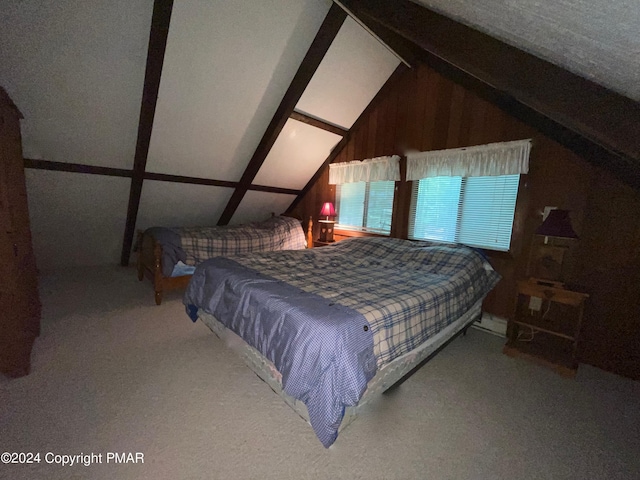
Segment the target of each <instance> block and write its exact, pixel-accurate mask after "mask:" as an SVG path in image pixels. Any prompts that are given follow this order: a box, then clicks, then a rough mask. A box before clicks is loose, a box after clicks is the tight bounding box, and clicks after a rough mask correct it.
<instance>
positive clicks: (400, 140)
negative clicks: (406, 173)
mask: <svg viewBox="0 0 640 480" xmlns="http://www.w3.org/2000/svg"><path fill="white" fill-rule="evenodd" d="M411 82H412V76H410V75H406V76H405V77H404V78H403V79H402V81H401V83H400V85H398V89H397V91H396V102H397V104H398V108H397V112H396V136H395V137H396V138H395V142H396V143H395V146H394V150H395V152H396V153H397V154H398V155H405V154H406V153H407V127H408V125H409V117H408V116H409V95H410V91H411V86H412V83H411ZM403 178H404V177H403Z"/></svg>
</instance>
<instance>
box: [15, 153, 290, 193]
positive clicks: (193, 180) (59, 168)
mask: <svg viewBox="0 0 640 480" xmlns="http://www.w3.org/2000/svg"><path fill="white" fill-rule="evenodd" d="M24 168H32V169H34V170H49V171H53V172H69V173H84V174H87V175H103V176H107V177H125V178H131V177H133V170H130V169H127V168H113V167H99V166H96V165H85V164H82V163H69V162H52V161H50V160H40V159H34V158H25V159H24ZM144 179H145V180H155V181H158V182H170V183H188V184H192V185H208V186H211V187H226V188H236V187H237V186H238V185H239V183H238V182H230V181H228V180H216V179H214V178H200V177H185V176H183V175H169V174H166V173H154V172H144ZM249 190H255V191H257V192H269V193H283V194H285V195H298V194H299V193H300V190H296V189H294V188H283V187H271V186H268V185H253V184H251V185H249Z"/></svg>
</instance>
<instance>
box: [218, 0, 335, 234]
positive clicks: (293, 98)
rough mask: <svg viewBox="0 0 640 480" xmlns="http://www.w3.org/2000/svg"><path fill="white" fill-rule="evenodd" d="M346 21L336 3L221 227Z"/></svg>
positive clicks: (230, 201) (243, 194)
mask: <svg viewBox="0 0 640 480" xmlns="http://www.w3.org/2000/svg"><path fill="white" fill-rule="evenodd" d="M345 18H346V13H345V12H344V10H342V8H340V7H339V6H338V5H336V4H335V3H333V4H332V5H331V8H330V9H329V13H327V16H326V17H325V19H324V21H323V22H322V25H321V26H320V29H319V30H318V33H317V34H316V36H315V38H314V39H313V42H312V43H311V46H310V47H309V50H308V51H307V54H306V56H305V57H304V59H303V60H302V63H301V64H300V67H299V68H298V71H297V72H296V74H295V76H294V77H293V80H292V81H291V84H290V85H289V88H288V89H287V92H286V93H285V94H284V97H283V98H282V101H281V102H280V105H279V106H278V109H277V110H276V113H275V114H274V115H273V118H272V119H271V122H270V123H269V126H268V127H267V130H266V131H265V133H264V135H263V136H262V140H260V143H259V144H258V147H257V148H256V150H255V152H254V153H253V156H252V157H251V160H249V163H248V165H247V168H246V169H245V171H244V173H243V174H242V177H241V178H240V182H239V183H240V185H238V188H236V190H235V191H234V192H233V195H231V198H230V199H229V202H228V203H227V206H226V207H225V209H224V211H223V212H222V215H221V216H220V219H219V220H218V225H227V224H228V223H229V221H230V220H231V217H233V214H234V213H235V211H236V210H237V208H238V206H239V205H240V202H241V201H242V199H243V198H244V196H245V194H246V193H247V191H248V190H249V186H250V185H251V183H252V182H253V179H254V178H255V177H256V175H257V174H258V171H259V170H260V167H261V166H262V164H263V163H264V160H265V159H266V158H267V155H268V154H269V151H270V150H271V147H273V144H274V143H275V141H276V139H277V138H278V135H279V134H280V132H281V131H282V128H283V127H284V125H285V123H286V122H287V120H288V119H289V116H290V115H291V114H292V113H293V109H294V108H295V106H296V104H297V103H298V100H300V97H301V96H302V94H303V93H304V90H305V88H307V85H308V84H309V81H311V77H313V74H314V73H315V72H316V70H317V68H318V66H319V65H320V62H321V61H322V59H323V58H324V56H325V54H326V53H327V50H329V47H330V46H331V43H332V42H333V39H334V38H335V37H336V35H337V34H338V31H339V30H340V27H341V26H342V24H343V22H344V20H345Z"/></svg>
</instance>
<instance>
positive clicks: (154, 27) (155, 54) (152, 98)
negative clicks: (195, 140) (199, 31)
mask: <svg viewBox="0 0 640 480" xmlns="http://www.w3.org/2000/svg"><path fill="white" fill-rule="evenodd" d="M172 10H173V0H155V1H154V2H153V16H152V17H151V31H150V33H149V48H148V51H147V66H146V69H145V73H144V88H143V90H142V104H141V106H140V120H139V122H138V139H137V141H136V153H135V157H134V160H133V177H132V178H131V189H130V191H129V206H128V208H127V222H126V225H125V230H124V239H123V241H122V256H121V258H120V263H121V265H123V266H126V265H128V264H129V257H130V256H131V245H132V244H133V234H134V230H135V227H136V220H137V218H138V207H139V206H140V194H141V193H142V182H143V180H144V172H145V168H146V166H147V156H148V155H149V144H150V142H151V131H152V129H153V118H154V116H155V113H156V104H157V102H158V90H159V89H160V77H161V76H162V65H163V63H164V52H165V50H166V48H167V37H168V35H169V24H170V22H171V11H172Z"/></svg>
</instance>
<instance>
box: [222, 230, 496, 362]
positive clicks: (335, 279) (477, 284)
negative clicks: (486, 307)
mask: <svg viewBox="0 0 640 480" xmlns="http://www.w3.org/2000/svg"><path fill="white" fill-rule="evenodd" d="M232 258H233V260H235V261H236V262H238V263H239V264H241V265H244V266H246V267H249V268H251V269H253V270H256V271H258V272H260V273H262V274H264V275H267V276H270V277H273V278H275V279H278V280H281V281H284V282H286V283H288V284H289V285H292V286H294V287H297V288H300V289H301V290H303V291H305V292H308V293H312V294H316V295H319V296H321V297H323V298H325V299H327V300H329V301H330V302H334V303H336V304H339V305H342V306H344V307H348V308H351V309H354V310H356V311H357V312H359V313H360V314H362V315H363V316H364V318H365V319H366V320H367V321H368V323H369V325H370V327H371V330H372V332H373V339H374V355H375V357H376V361H377V364H378V368H380V367H382V366H383V365H385V364H386V363H389V362H390V361H392V360H393V359H395V358H397V357H399V356H400V355H402V354H404V353H406V352H409V351H411V350H413V349H414V348H415V347H417V346H418V345H420V344H421V343H423V342H424V341H425V340H427V339H428V338H429V337H431V336H432V335H435V334H436V333H438V332H439V331H440V330H442V329H443V328H445V327H446V326H447V325H449V324H450V323H451V322H453V321H454V320H456V319H457V318H459V317H460V316H462V314H464V313H465V312H466V311H467V310H468V309H469V308H471V306H472V305H473V304H474V303H475V302H476V301H477V300H479V299H480V298H482V297H484V296H485V295H486V294H487V293H488V292H489V291H490V290H491V289H492V288H493V287H494V286H495V285H496V283H497V282H498V280H499V279H500V275H499V274H498V273H496V272H495V271H494V270H493V269H492V268H491V266H490V265H489V264H488V262H486V260H485V259H484V258H483V256H482V255H481V254H480V253H479V252H478V251H476V250H473V249H471V248H468V247H464V246H456V245H442V244H432V243H427V242H410V241H408V240H399V239H394V238H353V239H350V240H344V241H341V242H338V243H336V244H334V245H330V246H326V247H322V248H314V249H312V250H304V251H291V252H277V253H274V252H265V253H256V254H251V255H239V256H234V257H232Z"/></svg>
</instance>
